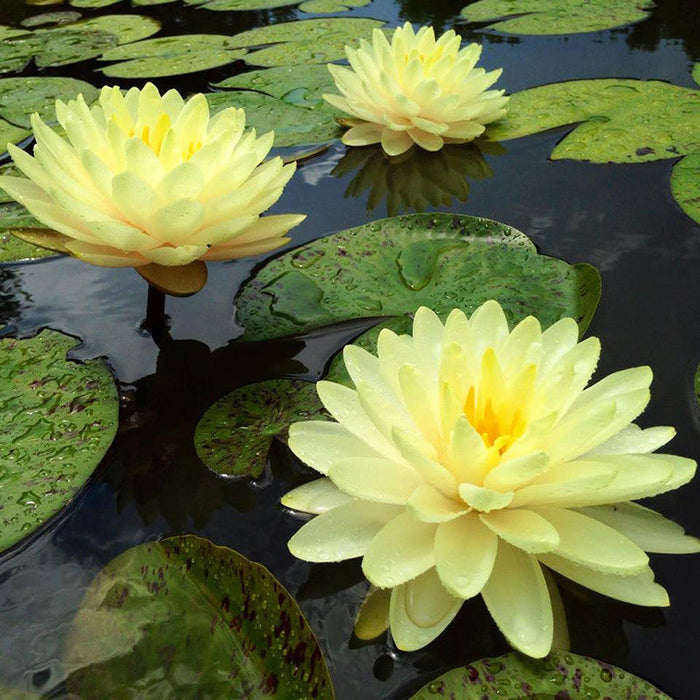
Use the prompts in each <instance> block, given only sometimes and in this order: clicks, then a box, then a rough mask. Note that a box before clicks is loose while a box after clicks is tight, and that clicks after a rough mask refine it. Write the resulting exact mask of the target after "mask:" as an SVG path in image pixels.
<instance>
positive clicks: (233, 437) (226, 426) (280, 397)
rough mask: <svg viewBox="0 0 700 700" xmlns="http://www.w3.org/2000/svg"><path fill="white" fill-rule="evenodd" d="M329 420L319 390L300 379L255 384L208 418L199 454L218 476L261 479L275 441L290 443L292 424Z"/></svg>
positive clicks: (200, 428)
mask: <svg viewBox="0 0 700 700" xmlns="http://www.w3.org/2000/svg"><path fill="white" fill-rule="evenodd" d="M324 415H325V414H324V412H323V407H322V405H321V402H320V400H319V398H318V396H317V395H316V386H315V385H314V384H311V383H309V382H302V381H299V380H294V379H276V380H272V381H267V382H260V383H258V384H249V385H247V386H243V387H240V388H239V389H236V390H235V391H232V392H231V393H230V394H227V395H226V396H224V397H223V398H222V399H219V401H217V402H216V403H215V404H214V405H213V406H211V408H209V409H208V410H207V412H206V413H205V414H204V415H203V416H202V419H201V420H200V421H199V424H198V425H197V430H196V431H195V435H194V444H195V449H196V450H197V455H198V456H199V458H200V459H201V460H202V462H204V464H205V465H206V466H207V467H208V468H209V469H211V470H212V471H215V472H217V473H218V474H222V475H224V476H252V477H253V478H258V477H260V476H261V475H262V473H263V471H264V470H265V463H266V462H267V453H268V452H269V450H270V445H271V444H272V441H273V438H277V439H278V440H281V441H282V442H285V443H286V441H287V431H288V429H289V426H290V425H291V424H292V423H294V422H295V421H298V420H311V419H314V420H319V419H323V416H324Z"/></svg>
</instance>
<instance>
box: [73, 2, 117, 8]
mask: <svg viewBox="0 0 700 700" xmlns="http://www.w3.org/2000/svg"><path fill="white" fill-rule="evenodd" d="M121 1H122V0H70V4H71V5H73V7H89V8H90V9H96V8H99V7H108V6H109V5H116V4H117V3H118V2H121Z"/></svg>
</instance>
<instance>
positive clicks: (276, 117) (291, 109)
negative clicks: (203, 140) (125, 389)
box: [207, 65, 342, 147]
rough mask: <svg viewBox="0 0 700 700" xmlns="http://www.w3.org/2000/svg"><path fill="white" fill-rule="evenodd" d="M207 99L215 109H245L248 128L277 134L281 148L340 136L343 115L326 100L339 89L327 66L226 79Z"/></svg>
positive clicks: (285, 68)
mask: <svg viewBox="0 0 700 700" xmlns="http://www.w3.org/2000/svg"><path fill="white" fill-rule="evenodd" d="M215 87H218V88H225V91H223V92H214V93H210V94H208V95H207V99H208V101H209V105H210V107H211V108H212V111H218V110H219V109H223V108H225V107H242V108H243V109H245V111H246V120H247V122H248V125H249V126H253V127H255V128H256V129H257V130H258V132H260V133H265V132H267V131H270V130H273V129H274V132H275V145H276V146H282V147H284V146H299V145H306V144H310V143H324V142H326V141H331V140H334V139H337V138H339V137H340V136H341V135H342V129H340V127H339V126H338V123H337V122H336V121H335V118H336V117H337V116H340V114H341V113H340V112H339V111H338V110H336V109H335V108H333V107H331V106H330V105H329V104H328V103H327V102H326V101H325V100H324V99H323V97H322V95H323V93H324V92H329V91H332V90H334V89H335V84H334V82H333V79H332V78H331V75H330V73H329V72H328V69H327V68H326V66H325V65H322V66H317V65H301V66H279V67H277V68H268V69H266V70H255V71H250V72H249V73H242V74H240V75H236V76H233V77H232V78H227V79H226V80H224V81H223V82H221V83H217V84H215Z"/></svg>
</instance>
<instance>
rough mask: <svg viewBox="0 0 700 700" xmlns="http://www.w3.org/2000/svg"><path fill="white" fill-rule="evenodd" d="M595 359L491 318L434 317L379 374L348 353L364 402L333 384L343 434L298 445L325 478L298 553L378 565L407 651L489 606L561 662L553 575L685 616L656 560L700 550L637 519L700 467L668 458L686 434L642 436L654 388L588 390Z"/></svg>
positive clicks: (483, 312)
mask: <svg viewBox="0 0 700 700" xmlns="http://www.w3.org/2000/svg"><path fill="white" fill-rule="evenodd" d="M577 341H578V327H577V325H576V323H575V321H574V320H573V319H570V318H565V319H562V320H560V321H558V322H557V323H555V324H554V325H553V326H551V327H550V328H548V329H547V330H545V331H544V332H542V330H541V329H540V325H539V323H538V321H537V319H535V318H534V317H531V316H530V317H528V318H526V319H524V320H523V321H522V322H520V323H519V324H518V325H517V326H516V327H515V328H514V329H513V330H512V331H510V332H509V329H508V323H507V321H506V318H505V315H504V313H503V310H502V309H501V307H500V305H499V304H498V303H497V302H495V301H488V302H486V303H485V304H484V305H482V306H481V307H480V308H478V309H477V310H476V311H475V312H474V314H473V315H472V316H471V318H467V316H466V315H465V314H464V313H462V312H461V311H459V310H455V311H453V312H452V313H451V314H450V316H449V317H448V319H447V321H446V323H445V324H444V325H443V323H442V322H441V321H440V319H439V318H438V317H437V316H436V315H435V314H434V313H433V312H432V311H430V310H429V309H427V308H421V309H419V310H418V311H417V313H416V315H415V320H414V323H413V336H412V337H411V336H408V335H396V334H394V333H393V332H391V331H390V330H382V332H381V334H380V335H379V339H378V343H377V356H376V357H375V356H374V355H372V354H370V353H369V352H367V351H365V350H362V349H361V348H359V347H357V346H354V345H349V346H347V347H346V348H345V351H344V355H343V357H344V360H345V365H346V367H347V370H348V372H349V374H350V377H351V378H352V381H353V382H354V384H355V387H356V388H355V389H351V388H348V387H345V386H341V385H339V384H334V383H331V382H327V381H321V382H319V383H318V394H319V396H320V398H321V401H322V402H323V405H324V406H325V407H326V409H327V410H328V411H329V412H330V414H331V416H332V417H333V418H334V419H335V422H321V421H308V422H301V423H295V424H294V425H292V427H291V429H290V432H289V434H290V439H289V446H290V448H291V449H292V451H293V452H294V453H295V454H296V455H297V456H298V457H299V458H300V459H302V460H303V461H304V462H306V463H307V464H308V465H310V466H311V467H313V468H314V469H315V470H316V471H318V472H320V473H321V474H324V475H325V476H324V477H323V478H321V479H318V480H316V481H312V482H310V483H309V484H306V485H304V486H301V487H299V488H297V489H295V490H293V491H291V492H289V493H288V494H287V495H286V496H284V498H283V503H284V504H285V505H287V506H288V507H290V508H293V509H296V510H300V511H306V512H309V513H316V514H318V516H317V517H316V518H314V519H312V520H310V521H309V522H308V523H306V524H305V525H304V526H303V527H302V528H301V529H300V530H299V531H298V532H297V533H296V534H295V535H294V536H293V537H292V538H291V540H290V541H289V549H290V550H291V552H292V553H293V554H294V555H295V556H297V557H299V558H301V559H305V560H307V561H314V562H328V561H340V560H344V559H350V558H353V557H362V569H363V571H364V574H365V576H366V577H367V579H369V581H370V583H372V584H373V585H374V586H376V587H377V588H380V589H389V590H390V591H391V593H390V595H384V596H374V599H373V601H372V604H371V605H369V606H368V607H369V608H376V607H377V605H382V604H383V605H384V606H385V611H384V613H385V614H386V619H388V620H389V622H390V626H391V632H392V635H393V637H394V640H395V642H396V644H397V646H398V647H399V648H400V649H404V650H413V649H417V648H419V647H422V646H424V645H425V644H427V643H428V642H430V641H432V640H433V639H434V638H435V637H436V636H437V635H439V634H440V632H442V630H443V629H444V628H445V627H446V626H447V625H448V624H449V622H450V621H451V620H452V619H453V618H454V616H455V615H456V614H457V611H458V610H459V608H460V606H461V605H462V603H463V602H464V601H465V600H468V599H470V598H472V597H474V596H476V595H478V594H481V596H482V597H483V599H484V602H485V603H486V606H487V607H488V609H489V611H490V613H491V615H492V617H493V619H494V620H495V622H496V623H497V625H498V627H499V628H500V629H501V631H502V632H503V634H504V635H505V637H506V638H507V639H508V641H509V642H510V644H512V645H513V646H514V647H515V648H516V649H519V650H521V651H522V652H524V653H526V654H529V655H530V656H533V657H542V656H545V655H546V654H547V653H548V652H549V650H550V647H551V644H552V633H553V616H552V603H551V600H550V595H549V593H548V589H547V585H546V581H545V576H544V574H543V569H544V568H547V569H552V570H554V571H556V572H558V573H559V574H561V575H563V576H565V577H568V578H570V579H572V580H573V581H576V582H577V583H579V584H581V585H583V586H587V587H588V588H590V589H593V590H594V591H598V592H599V593H602V594H604V595H608V596H611V597H613V598H617V599H618V600H623V601H627V602H630V603H635V604H639V605H668V602H669V601H668V596H667V593H666V591H665V590H664V589H663V588H662V587H661V586H660V585H658V584H657V583H655V582H654V574H653V573H652V570H651V569H650V567H649V560H648V557H647V555H646V554H645V551H647V552H667V553H674V552H675V553H683V552H697V551H700V541H699V540H698V539H696V538H692V537H686V536H685V535H684V534H683V530H682V528H680V526H678V525H676V524H675V523H673V522H671V521H669V520H666V519H665V518H663V517H662V516H661V515H659V514H658V513H655V512H654V511H651V510H648V509H647V508H644V507H642V506H640V505H637V504H635V503H632V502H631V501H632V500H633V499H637V498H643V497H646V496H654V495H656V494H659V493H663V492H665V491H670V490H672V489H675V488H677V487H679V486H681V485H682V484H685V483H686V482H687V481H689V480H690V479H691V478H692V476H693V474H694V473H695V467H696V465H695V462H694V461H693V460H691V459H685V458H683V457H677V456H674V455H669V454H654V451H655V450H656V449H657V448H659V447H661V446H662V445H664V444H666V443H667V442H668V441H669V440H670V439H671V438H672V437H673V435H674V430H673V428H669V427H654V428H647V429H645V430H643V429H641V428H639V427H638V426H637V425H635V424H634V423H632V421H633V420H634V419H635V418H636V417H637V416H638V415H639V414H640V413H641V412H642V411H643V410H644V407H645V406H646V404H647V402H648V401H649V384H650V382H651V378H652V373H651V370H650V369H649V368H648V367H635V368H632V369H627V370H623V371H620V372H616V373H614V374H611V375H610V376H608V377H606V378H604V379H602V380H601V381H599V382H597V383H596V384H593V385H592V386H590V387H589V388H584V387H585V386H586V385H587V384H588V382H589V380H590V378H591V375H592V373H593V371H594V369H595V367H596V363H597V362H598V356H599V353H600V343H599V341H598V339H597V338H593V337H591V338H588V339H586V340H584V341H583V342H580V343H579V342H577ZM382 601H384V602H382ZM373 615H374V616H375V619H377V616H378V617H379V618H381V615H378V614H377V611H376V610H374V613H373ZM370 626H371V625H370ZM365 627H366V625H365Z"/></svg>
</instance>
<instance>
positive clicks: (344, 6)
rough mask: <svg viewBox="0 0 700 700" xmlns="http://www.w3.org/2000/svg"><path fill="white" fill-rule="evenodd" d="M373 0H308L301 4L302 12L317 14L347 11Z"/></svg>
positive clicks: (363, 5)
mask: <svg viewBox="0 0 700 700" xmlns="http://www.w3.org/2000/svg"><path fill="white" fill-rule="evenodd" d="M370 2H372V0H306V2H302V3H301V5H299V9H300V10H301V11H302V12H314V13H316V14H319V15H321V14H326V13H327V14H331V13H333V12H347V11H348V10H349V9H351V8H353V7H365V5H369V4H370Z"/></svg>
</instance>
